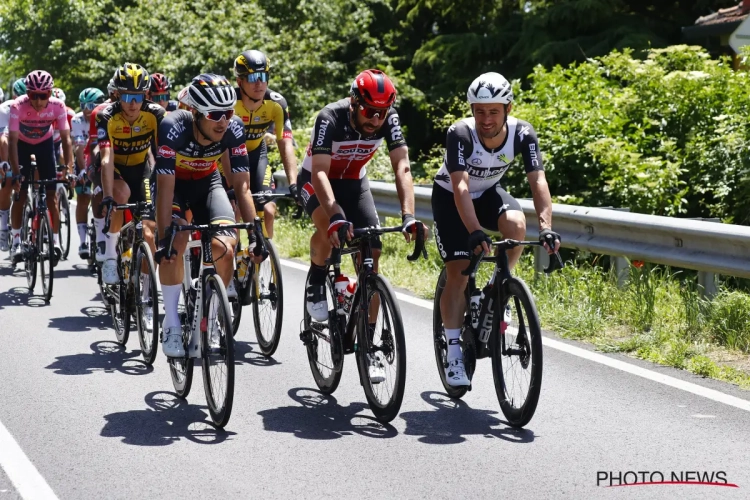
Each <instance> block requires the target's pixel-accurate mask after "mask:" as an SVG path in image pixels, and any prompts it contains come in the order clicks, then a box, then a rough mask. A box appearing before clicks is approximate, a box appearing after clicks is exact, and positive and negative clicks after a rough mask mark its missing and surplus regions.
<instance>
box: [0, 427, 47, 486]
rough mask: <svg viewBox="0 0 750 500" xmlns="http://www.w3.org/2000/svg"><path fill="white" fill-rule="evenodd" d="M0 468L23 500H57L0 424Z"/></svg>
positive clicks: (8, 432)
mask: <svg viewBox="0 0 750 500" xmlns="http://www.w3.org/2000/svg"><path fill="white" fill-rule="evenodd" d="M0 467H2V469H3V470H4V471H5V474H7V475H8V478H9V479H10V482H11V483H12V484H13V486H14V487H15V488H16V490H17V491H18V494H19V495H20V496H21V498H23V499H24V500H58V498H57V495H55V492H54V491H52V488H50V486H49V484H47V481H46V480H45V479H44V477H43V476H42V475H41V474H40V473H39V471H38V470H37V468H36V467H35V466H34V464H33V463H32V462H31V460H29V457H27V456H26V454H25V453H24V452H23V450H22V449H21V447H20V446H19V445H18V443H17V442H16V440H15V439H13V436H12V435H11V433H10V431H8V429H7V428H6V427H5V425H3V423H2V422H0Z"/></svg>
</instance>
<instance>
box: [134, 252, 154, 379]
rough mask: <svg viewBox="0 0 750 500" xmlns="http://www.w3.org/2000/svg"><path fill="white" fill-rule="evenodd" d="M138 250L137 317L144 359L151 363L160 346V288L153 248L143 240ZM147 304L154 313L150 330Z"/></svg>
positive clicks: (135, 272)
mask: <svg viewBox="0 0 750 500" xmlns="http://www.w3.org/2000/svg"><path fill="white" fill-rule="evenodd" d="M136 250H137V254H136V256H135V257H136V259H135V268H134V276H133V282H134V283H135V292H134V293H135V319H136V326H137V328H138V340H139V341H140V344H141V353H142V354H143V361H144V362H145V363H146V364H147V365H151V364H153V362H154V360H155V359H156V353H157V352H158V347H159V290H158V289H157V285H156V283H157V276H156V266H155V265H154V258H153V256H152V255H151V248H149V246H148V245H147V244H146V242H145V241H142V242H141V244H140V245H138V248H137V249H136ZM144 262H145V264H146V269H147V271H146V272H147V273H148V276H149V284H148V287H149V290H148V299H147V301H146V302H145V303H144V301H143V290H141V273H142V271H141V269H143V264H144ZM146 306H148V307H151V313H152V314H151V330H150V331H149V330H148V329H147V328H146V325H145V312H144V307H146Z"/></svg>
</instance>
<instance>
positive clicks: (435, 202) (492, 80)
mask: <svg viewBox="0 0 750 500" xmlns="http://www.w3.org/2000/svg"><path fill="white" fill-rule="evenodd" d="M466 94H467V98H468V100H469V104H471V111H472V115H473V116H472V117H471V118H464V119H462V120H459V121H458V122H456V123H454V124H453V125H451V127H450V128H449V129H448V134H447V138H446V152H445V157H444V162H443V166H442V167H441V168H440V170H439V171H438V172H437V174H436V175H435V182H434V185H433V188H432V212H433V216H434V220H435V241H436V243H437V246H438V251H439V252H440V256H441V257H442V259H443V262H445V269H446V273H447V274H446V283H445V289H444V290H443V295H442V297H441V299H440V313H441V314H442V318H443V326H444V327H445V335H446V338H447V340H448V367H447V368H445V374H446V377H445V378H446V380H447V382H448V383H449V384H450V385H453V386H466V385H469V384H470V381H469V379H468V377H467V376H466V370H465V368H464V361H463V353H462V352H461V346H460V344H459V336H460V334H461V325H462V323H463V318H464V313H465V311H466V301H465V298H464V290H466V285H467V282H468V277H467V276H463V275H462V274H461V271H463V270H464V269H466V265H467V262H466V261H467V260H468V259H469V254H470V253H471V252H474V253H479V252H480V251H481V250H483V251H485V252H487V253H489V249H490V245H491V243H492V240H490V238H489V237H488V236H487V234H485V232H484V231H485V230H484V228H487V229H488V230H490V231H499V232H500V233H502V235H503V237H505V238H511V239H516V240H523V239H524V238H525V236H526V217H525V216H524V213H523V211H522V210H521V206H520V205H519V203H518V201H516V199H515V198H513V197H512V196H511V195H510V194H508V192H507V191H505V190H504V189H503V188H502V186H501V185H500V180H501V179H502V177H503V175H504V174H505V172H506V171H507V170H508V169H509V168H510V165H511V163H512V162H513V159H514V158H515V157H516V156H518V155H520V156H522V157H523V163H524V168H525V171H526V176H527V179H528V181H529V185H530V186H531V193H532V195H533V198H534V207H535V209H536V213H537V216H538V218H539V227H540V229H541V231H540V233H539V239H540V241H542V242H544V243H545V248H546V249H547V251H548V252H549V253H553V252H556V251H557V250H558V249H559V248H560V235H558V234H557V233H555V232H554V231H552V199H551V197H550V193H549V186H548V185H547V180H546V178H545V175H544V167H543V165H542V156H541V153H540V151H539V142H538V141H537V136H536V132H535V131H534V128H533V127H532V126H531V124H529V123H528V122H525V121H523V120H519V119H518V118H515V117H513V116H510V114H509V113H510V112H511V110H512V108H513V89H512V87H511V84H510V82H508V80H506V79H505V78H504V77H503V76H502V75H500V74H498V73H485V74H483V75H480V76H479V77H477V78H476V79H475V80H474V81H473V82H472V83H471V85H470V86H469V89H468V91H467V93H466ZM548 243H549V245H548ZM521 251H522V247H517V248H514V249H512V250H508V266H509V268H510V269H512V268H513V266H515V264H516V263H517V262H518V259H519V257H520V256H521ZM508 314H509V310H507V309H506V313H505V317H504V320H505V321H506V322H507V321H509V319H508Z"/></svg>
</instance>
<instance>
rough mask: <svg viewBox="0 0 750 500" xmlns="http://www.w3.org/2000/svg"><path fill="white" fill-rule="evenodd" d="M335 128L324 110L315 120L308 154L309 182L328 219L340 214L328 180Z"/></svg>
mask: <svg viewBox="0 0 750 500" xmlns="http://www.w3.org/2000/svg"><path fill="white" fill-rule="evenodd" d="M335 128H336V125H335V118H334V115H333V114H332V113H331V112H330V111H329V110H328V108H324V109H323V110H322V111H321V112H320V113H318V116H317V118H315V127H313V134H312V143H311V144H310V148H311V151H310V153H311V154H312V176H311V182H312V185H313V189H314V190H315V194H316V195H317V196H318V202H320V206H321V207H323V211H324V212H325V214H326V216H327V217H328V218H329V219H330V218H331V217H332V216H334V215H336V214H341V213H342V210H341V207H339V206H338V204H337V203H336V199H335V198H334V197H333V188H331V182H330V181H329V180H328V172H330V170H331V153H332V150H333V131H334V129H335ZM290 182H291V181H290Z"/></svg>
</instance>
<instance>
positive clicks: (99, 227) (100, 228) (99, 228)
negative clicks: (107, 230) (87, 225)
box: [94, 217, 104, 243]
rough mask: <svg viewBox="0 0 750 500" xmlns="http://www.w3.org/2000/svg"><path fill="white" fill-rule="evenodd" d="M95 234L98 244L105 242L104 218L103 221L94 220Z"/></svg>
mask: <svg viewBox="0 0 750 500" xmlns="http://www.w3.org/2000/svg"><path fill="white" fill-rule="evenodd" d="M94 229H95V231H94V233H96V242H97V243H99V242H100V241H104V235H103V234H102V233H103V232H104V217H102V218H101V219H97V218H94Z"/></svg>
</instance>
